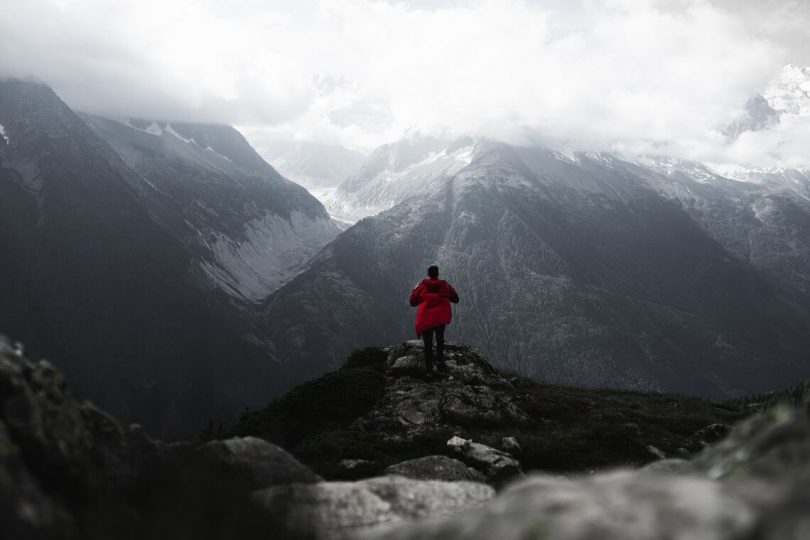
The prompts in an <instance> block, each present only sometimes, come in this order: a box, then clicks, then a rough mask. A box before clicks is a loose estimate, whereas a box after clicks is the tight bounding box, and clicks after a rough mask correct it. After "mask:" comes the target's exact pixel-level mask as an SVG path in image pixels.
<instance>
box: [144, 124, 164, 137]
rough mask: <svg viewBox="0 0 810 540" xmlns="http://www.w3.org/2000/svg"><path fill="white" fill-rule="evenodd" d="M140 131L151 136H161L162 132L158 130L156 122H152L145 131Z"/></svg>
mask: <svg viewBox="0 0 810 540" xmlns="http://www.w3.org/2000/svg"><path fill="white" fill-rule="evenodd" d="M141 131H145V132H146V133H150V134H152V135H163V130H162V129H160V126H159V125H157V122H152V123H151V124H149V126H148V127H147V128H146V129H142V130H141Z"/></svg>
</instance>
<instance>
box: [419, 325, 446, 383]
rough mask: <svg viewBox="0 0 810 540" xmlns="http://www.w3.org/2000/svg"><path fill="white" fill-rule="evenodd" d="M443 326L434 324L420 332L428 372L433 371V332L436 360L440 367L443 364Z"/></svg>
mask: <svg viewBox="0 0 810 540" xmlns="http://www.w3.org/2000/svg"><path fill="white" fill-rule="evenodd" d="M444 326H445V325H443V324H440V325H439V326H434V327H433V328H428V329H427V330H425V331H424V332H422V340H423V341H424V343H425V369H426V370H427V371H428V373H430V372H432V371H433V334H436V361H437V362H438V363H439V366H440V367H443V366H444Z"/></svg>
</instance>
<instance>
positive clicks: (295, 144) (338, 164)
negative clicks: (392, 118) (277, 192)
mask: <svg viewBox="0 0 810 540" xmlns="http://www.w3.org/2000/svg"><path fill="white" fill-rule="evenodd" d="M261 153H262V155H263V156H264V157H265V158H266V159H267V161H269V162H270V163H271V164H272V165H273V167H275V168H276V169H277V170H278V171H279V172H280V173H281V174H283V175H284V176H286V177H287V178H290V179H292V180H293V181H294V182H297V183H298V184H301V185H302V186H304V187H305V188H307V189H308V190H310V191H314V192H316V193H317V192H318V191H319V190H323V189H326V188H331V187H335V186H337V185H338V184H340V182H341V181H342V180H343V179H344V178H346V177H347V176H349V175H351V174H352V173H354V172H355V171H356V170H357V169H358V168H359V167H360V165H361V164H362V163H363V161H364V160H365V158H366V156H365V155H364V154H362V153H360V152H357V151H354V150H349V149H348V148H344V147H342V146H339V145H336V144H325V143H319V142H315V141H287V140H273V141H269V142H267V143H266V144H264V145H263V146H262V147H261Z"/></svg>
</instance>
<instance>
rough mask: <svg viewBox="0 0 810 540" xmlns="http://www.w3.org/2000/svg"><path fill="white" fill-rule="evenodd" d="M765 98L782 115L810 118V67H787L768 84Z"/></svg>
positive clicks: (764, 94) (789, 65) (791, 65)
mask: <svg viewBox="0 0 810 540" xmlns="http://www.w3.org/2000/svg"><path fill="white" fill-rule="evenodd" d="M763 97H764V98H765V100H766V101H767V102H768V105H769V106H770V107H772V108H773V109H775V110H776V111H778V112H780V113H786V114H791V115H796V116H800V117H807V116H810V67H801V66H796V65H794V64H788V65H786V66H785V67H783V68H782V71H781V72H780V73H779V75H777V76H776V77H775V78H774V80H773V81H771V83H770V84H768V86H767V88H766V89H765V91H764V93H763Z"/></svg>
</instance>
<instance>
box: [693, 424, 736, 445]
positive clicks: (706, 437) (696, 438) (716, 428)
mask: <svg viewBox="0 0 810 540" xmlns="http://www.w3.org/2000/svg"><path fill="white" fill-rule="evenodd" d="M730 432H731V426H730V425H728V424H722V423H716V424H709V425H708V426H706V427H705V428H703V429H700V430H698V431H696V432H695V433H694V434H693V435H692V436H691V437H690V440H689V442H688V443H687V444H688V445H689V447H690V448H692V449H693V450H695V451H697V450H702V449H704V448H706V447H707V446H709V445H710V444H714V443H716V442H718V441H720V440H722V439H723V438H724V437H726V436H727V435H728V434H729V433H730Z"/></svg>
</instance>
